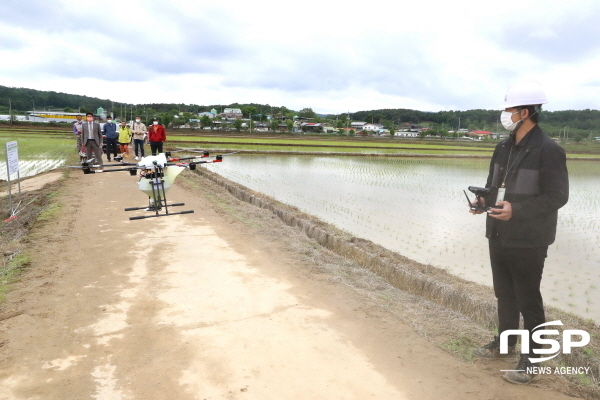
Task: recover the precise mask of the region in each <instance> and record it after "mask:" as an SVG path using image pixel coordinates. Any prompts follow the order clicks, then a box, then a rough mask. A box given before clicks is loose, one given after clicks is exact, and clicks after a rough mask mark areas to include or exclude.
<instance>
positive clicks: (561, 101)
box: [0, 0, 600, 113]
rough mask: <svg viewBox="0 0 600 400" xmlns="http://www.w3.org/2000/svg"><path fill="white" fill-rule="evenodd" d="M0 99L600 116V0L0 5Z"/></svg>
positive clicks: (21, 1) (42, 0) (39, 1)
mask: <svg viewBox="0 0 600 400" xmlns="http://www.w3.org/2000/svg"><path fill="white" fill-rule="evenodd" d="M0 15H1V20H0V60H1V61H0V85H4V86H13V87H26V88H32V89H38V90H54V91H57V92H65V93H73V94H81V95H86V96H93V97H99V98H103V99H111V100H113V101H117V102H126V103H136V104H137V103H170V102H172V103H186V104H190V103H194V104H200V105H209V104H230V103H234V102H238V103H250V102H253V103H263V104H270V105H273V106H286V107H288V108H291V109H295V110H300V109H302V108H304V107H312V108H313V109H314V110H315V111H316V112H318V113H342V112H346V111H348V110H349V111H350V112H353V111H360V110H371V109H379V108H411V109H417V110H423V111H440V110H467V109H473V108H486V109H492V108H498V107H499V106H500V104H501V103H502V100H503V98H504V95H505V93H506V89H507V87H508V86H509V85H510V84H511V83H513V82H516V81H519V80H523V79H532V78H533V79H536V80H538V81H539V82H541V83H542V84H543V85H544V86H545V87H546V89H547V94H548V100H549V103H548V104H547V106H546V107H545V108H546V109H547V110H565V109H585V108H591V109H599V108H600V1H598V0H573V1H570V2H567V1H554V0H504V1H501V2H487V1H481V0H454V1H440V0H435V1H433V0H419V1H408V0H399V1H398V0H396V1H392V0H385V1H381V0H368V1H360V2H358V1H346V2H344V1H331V0H319V1H313V0H304V1H301V2H287V1H265V0H252V1H249V0H245V1H238V0H221V1H212V0H205V1H194V0H187V1H180V0H169V1H163V0H147V1H144V0H118V1H113V0H103V1H82V0H73V1H71V0H62V1H48V0H0Z"/></svg>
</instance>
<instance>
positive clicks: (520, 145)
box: [471, 81, 569, 384]
mask: <svg viewBox="0 0 600 400" xmlns="http://www.w3.org/2000/svg"><path fill="white" fill-rule="evenodd" d="M546 102H547V100H546V94H545V92H544V89H543V87H542V86H541V85H540V84H539V83H537V82H532V81H526V82H519V83H516V84H514V85H513V86H511V87H510V88H509V90H508V93H507V95H506V97H505V98H504V105H503V108H504V111H502V115H501V118H500V119H501V122H502V125H503V126H504V127H505V128H506V129H507V130H509V131H511V134H510V136H509V138H508V139H505V140H503V141H502V142H500V143H498V145H497V146H496V149H495V150H494V154H493V156H492V160H491V162H490V170H489V175H488V179H487V184H486V187H487V188H490V193H489V195H488V196H487V197H486V198H485V204H484V205H488V206H492V207H498V208H490V209H488V211H487V221H486V237H487V238H488V239H489V249H490V261H491V266H492V275H493V282H494V293H495V295H496V298H497V300H498V335H501V334H502V332H505V331H507V330H511V329H519V316H520V315H522V316H523V324H524V326H523V328H524V329H526V330H528V331H529V337H531V333H532V332H533V331H534V330H536V328H538V327H539V326H540V325H541V324H543V323H544V322H545V321H546V319H545V315H544V303H543V300H542V295H541V292H540V284H541V280H542V272H543V269H544V260H545V259H546V256H547V250H548V246H549V245H551V244H552V243H553V242H554V238H555V236H556V223H557V215H558V209H559V208H561V207H562V206H564V205H565V204H566V203H567V200H568V198H569V178H568V173H567V165H566V156H565V151H564V150H563V149H562V148H561V147H560V146H558V145H557V144H556V143H555V142H554V141H552V140H551V139H550V138H548V137H547V136H546V135H545V134H544V132H542V129H541V128H540V127H539V126H538V116H539V114H540V112H541V107H542V104H545V103H546ZM471 213H473V214H481V213H482V212H475V211H471ZM539 329H544V328H543V327H539ZM516 341H517V336H516V335H509V336H508V343H507V344H508V352H506V351H504V352H501V351H500V350H501V349H500V339H499V336H495V337H494V340H493V341H492V342H490V343H489V344H487V345H485V346H483V347H482V348H479V349H475V350H474V351H473V354H474V355H475V356H477V357H481V358H496V359H505V360H508V361H513V360H514V361H515V362H516V361H517V360H516V351H515V344H516ZM523 342H525V341H522V343H521V355H520V357H519V360H518V364H517V366H516V367H515V368H514V370H508V371H507V372H506V373H505V374H504V376H503V377H504V379H506V380H507V381H509V382H512V383H517V384H527V383H529V382H530V381H531V380H532V379H533V378H534V377H535V373H534V372H533V371H534V370H533V369H532V368H531V367H532V366H536V365H537V366H539V364H535V363H532V360H533V361H536V360H535V359H536V358H539V357H542V356H543V355H539V354H536V353H535V352H534V350H535V349H539V348H541V345H539V344H538V343H536V342H534V341H531V339H529V340H528V341H527V342H526V343H523Z"/></svg>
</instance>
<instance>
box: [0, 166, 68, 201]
mask: <svg viewBox="0 0 600 400" xmlns="http://www.w3.org/2000/svg"><path fill="white" fill-rule="evenodd" d="M62 176H63V175H62V173H60V172H49V173H47V174H42V175H37V176H34V177H31V178H28V179H24V180H23V181H21V192H29V191H31V190H38V189H41V188H42V187H44V186H45V185H47V184H49V183H52V182H56V181H57V180H59V179H60V178H62ZM5 188H6V184H4V186H3V187H2V189H5ZM10 190H11V192H12V194H13V195H14V196H17V195H18V192H19V186H18V184H16V183H13V184H12V185H11V187H10ZM7 194H8V190H7V189H5V190H1V191H0V197H1V196H6V195H7Z"/></svg>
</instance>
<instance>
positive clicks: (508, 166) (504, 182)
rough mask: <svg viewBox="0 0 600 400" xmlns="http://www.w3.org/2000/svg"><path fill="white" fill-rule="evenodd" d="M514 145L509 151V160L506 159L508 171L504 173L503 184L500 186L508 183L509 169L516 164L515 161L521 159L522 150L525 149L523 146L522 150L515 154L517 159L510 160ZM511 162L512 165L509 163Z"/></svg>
mask: <svg viewBox="0 0 600 400" xmlns="http://www.w3.org/2000/svg"><path fill="white" fill-rule="evenodd" d="M513 147H514V145H512V146H510V151H509V152H508V160H507V161H506V172H505V173H504V179H503V180H502V186H500V187H505V184H506V177H507V176H508V171H510V170H511V168H512V167H513V166H514V165H515V162H517V160H518V159H519V155H520V154H521V152H522V151H523V148H524V147H525V146H523V147H521V150H519V152H518V153H517V155H516V156H515V159H514V160H513V162H512V163H511V162H510V156H511V154H512V150H513ZM509 163H510V165H509Z"/></svg>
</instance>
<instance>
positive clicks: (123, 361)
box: [0, 173, 568, 400]
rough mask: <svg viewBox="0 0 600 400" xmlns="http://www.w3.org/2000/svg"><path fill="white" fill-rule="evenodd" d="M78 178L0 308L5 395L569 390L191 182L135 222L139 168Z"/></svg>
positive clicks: (479, 395) (342, 395)
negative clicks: (243, 217)
mask: <svg viewBox="0 0 600 400" xmlns="http://www.w3.org/2000/svg"><path fill="white" fill-rule="evenodd" d="M72 176H73V178H72V179H70V180H68V181H67V183H66V186H65V189H64V191H63V193H62V194H61V196H60V199H61V202H62V203H63V209H62V214H61V218H60V219H59V220H58V221H56V222H55V223H53V224H49V225H47V226H45V227H42V228H41V229H39V230H37V231H36V232H34V234H33V235H32V243H31V245H32V252H33V257H34V259H33V262H32V267H31V269H30V271H29V272H28V273H27V274H26V275H25V276H24V278H23V280H22V282H20V283H19V284H18V285H17V288H16V290H15V291H14V292H12V294H11V295H10V296H9V299H8V302H7V303H6V304H4V305H3V308H2V309H1V310H0V319H1V316H2V315H4V318H5V319H4V320H2V321H0V399H44V400H48V399H110V400H113V399H261V400H264V399H286V400H293V399H368V398H372V399H478V400H479V399H524V398H527V399H542V398H543V399H545V400H553V399H567V398H568V397H566V396H563V395H561V394H558V393H556V392H552V391H546V390H542V389H539V388H533V387H520V386H514V385H511V384H508V383H505V382H504V381H502V380H501V379H500V373H499V372H497V373H495V376H491V375H490V372H489V370H490V369H492V370H496V369H497V370H500V369H502V368H505V367H506V364H503V363H500V364H498V365H496V364H491V366H490V365H486V368H483V369H482V368H480V365H478V364H477V363H475V364H469V363H465V362H461V361H459V360H457V359H455V358H453V357H452V356H451V355H449V354H447V353H445V352H443V351H442V350H440V349H438V348H437V347H435V346H434V345H432V344H431V343H429V342H428V341H426V340H425V339H424V338H422V337H421V336H419V335H417V334H416V333H415V332H414V331H413V330H412V329H411V328H410V327H408V326H407V325H404V324H403V323H402V322H400V321H399V320H398V319H397V318H396V317H394V316H393V315H391V314H389V313H388V312H386V311H384V310H382V309H381V308H379V307H377V306H376V305H374V304H372V303H370V302H369V301H368V300H366V299H364V298H361V297H360V296H359V295H358V294H357V293H356V292H355V291H352V290H350V289H349V288H347V287H346V286H344V285H341V284H336V283H333V282H332V280H330V279H328V277H327V275H326V274H322V273H312V272H311V270H310V269H307V268H305V267H306V266H305V265H304V263H303V261H301V260H300V259H299V258H298V257H296V256H295V255H294V253H293V252H292V251H290V249H289V248H287V247H286V246H284V245H283V244H282V243H279V242H278V241H273V240H272V238H270V237H268V236H266V235H261V234H258V233H257V230H256V229H253V228H252V226H251V225H252V224H251V223H243V222H240V221H238V220H236V219H234V218H231V217H230V216H228V215H227V214H226V213H224V212H223V211H222V209H220V208H218V207H216V206H215V205H214V204H212V203H210V202H208V201H207V200H206V198H204V197H203V196H200V195H198V194H197V193H194V192H193V191H189V190H184V189H182V188H181V187H179V186H176V187H175V188H173V189H172V191H171V193H170V195H171V200H176V201H178V202H179V201H182V202H185V203H186V206H185V207H184V208H185V209H193V210H195V213H194V214H189V215H183V216H173V217H169V218H154V219H149V220H141V221H129V220H128V217H129V214H128V213H126V212H124V211H123V208H124V207H129V206H136V205H143V204H144V203H145V199H144V197H143V194H141V192H138V191H137V190H136V184H135V179H134V178H132V177H129V176H128V175H127V174H125V173H123V174H117V173H115V174H96V175H94V176H85V177H84V176H83V175H79V174H73V175H72ZM274 223H275V221H274ZM289 229H291V228H289Z"/></svg>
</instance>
